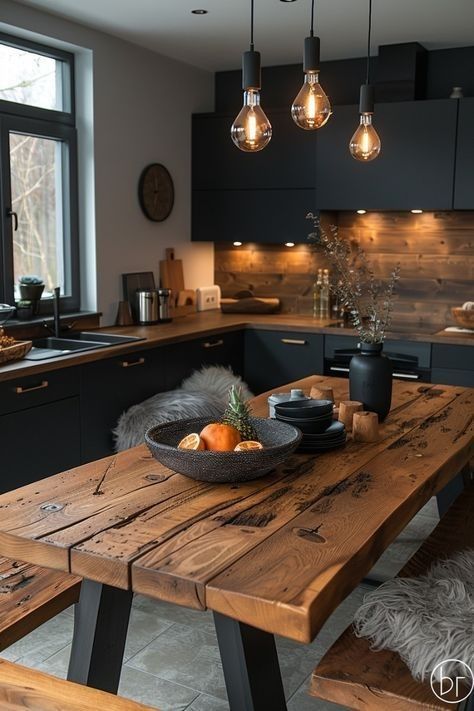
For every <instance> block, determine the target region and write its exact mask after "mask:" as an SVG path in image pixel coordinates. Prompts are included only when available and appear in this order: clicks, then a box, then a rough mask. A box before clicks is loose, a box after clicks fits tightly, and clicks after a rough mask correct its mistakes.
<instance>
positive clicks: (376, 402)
mask: <svg viewBox="0 0 474 711" xmlns="http://www.w3.org/2000/svg"><path fill="white" fill-rule="evenodd" d="M359 348H360V354H359V355H355V356H353V357H352V359H351V363H350V367H349V394H350V399H351V400H358V401H359V402H362V403H363V405H364V410H370V412H376V413H377V414H378V416H379V420H380V421H382V420H384V419H385V418H386V417H387V415H388V413H389V411H390V404H391V402H392V363H391V361H390V358H387V357H386V356H385V355H384V354H383V353H382V348H383V345H382V343H360V344H359Z"/></svg>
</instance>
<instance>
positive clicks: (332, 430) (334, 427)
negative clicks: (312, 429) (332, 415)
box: [303, 420, 346, 443]
mask: <svg viewBox="0 0 474 711" xmlns="http://www.w3.org/2000/svg"><path fill="white" fill-rule="evenodd" d="M345 436H346V428H345V427H344V424H343V423H342V422H338V421H337V420H333V421H332V422H331V424H330V425H329V427H328V428H327V429H326V430H324V432H320V433H316V434H304V435H303V441H304V442H308V443H309V442H329V441H332V440H337V439H339V438H341V437H345Z"/></svg>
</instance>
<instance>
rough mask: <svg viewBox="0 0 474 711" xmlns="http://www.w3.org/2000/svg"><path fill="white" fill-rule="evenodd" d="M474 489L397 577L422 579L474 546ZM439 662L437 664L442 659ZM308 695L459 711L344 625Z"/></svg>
mask: <svg viewBox="0 0 474 711" xmlns="http://www.w3.org/2000/svg"><path fill="white" fill-rule="evenodd" d="M473 511H474V487H473V486H472V485H470V486H469V487H468V488H467V489H466V490H465V491H464V492H463V493H462V494H461V495H460V496H459V498H458V499H457V500H456V502H455V503H454V504H453V506H452V507H451V508H450V509H449V511H448V513H447V514H446V515H445V516H444V517H443V518H442V520H441V521H440V522H439V524H438V525H437V526H436V528H435V530H434V531H433V532H432V534H431V535H430V536H429V538H428V539H427V540H426V541H425V542H424V543H423V545H422V546H421V548H420V549H419V550H418V551H417V552H416V553H415V555H414V556H413V557H412V558H411V560H410V561H409V562H408V563H407V564H406V565H405V566H404V567H403V569H402V570H401V571H400V573H399V575H400V576H403V577H414V576H417V575H421V574H423V573H424V572H426V570H427V569H428V568H429V567H430V565H431V564H432V563H433V562H434V561H435V560H436V559H437V558H441V557H443V556H446V555H451V554H453V553H455V552H456V551H458V550H461V549H463V548H474V517H473ZM440 661H441V660H440ZM310 694H311V695H312V696H317V697H318V698H320V699H325V700H327V701H332V702H333V703H337V704H341V705H342V706H346V707H348V708H350V709H364V711H380V709H381V708H383V709H387V710H388V709H390V710H392V711H395V710H396V711H411V710H412V709H413V711H421V710H422V709H423V710H424V711H426V710H427V709H451V711H455V710H456V709H458V708H459V709H460V708H461V704H457V703H444V702H442V701H439V700H438V699H437V698H436V696H435V694H434V693H433V692H432V690H431V687H430V684H429V682H425V683H420V682H418V681H415V680H414V679H413V677H412V675H411V673H410V671H409V670H408V668H407V666H406V665H405V664H404V662H402V660H401V659H400V657H399V655H398V654H395V653H393V652H390V651H387V650H382V651H379V652H375V651H372V650H371V649H370V645H369V642H368V641H367V640H366V639H363V638H361V639H358V638H357V637H356V636H355V635H354V632H353V630H352V626H351V627H348V628H347V629H346V630H345V632H343V634H342V635H341V636H340V637H339V639H338V640H337V641H336V642H335V644H334V645H333V646H332V647H331V648H330V649H329V651H328V652H326V654H325V655H324V657H323V658H322V659H321V661H320V662H319V664H318V666H317V667H316V669H315V671H314V672H313V677H312V681H311V687H310ZM447 698H449V697H447Z"/></svg>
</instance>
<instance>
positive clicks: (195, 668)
mask: <svg viewBox="0 0 474 711" xmlns="http://www.w3.org/2000/svg"><path fill="white" fill-rule="evenodd" d="M128 665H129V666H132V667H134V668H135V669H140V670H141V671H146V672H149V673H150V674H156V675H157V676H159V677H160V678H161V679H165V680H166V681H172V682H174V683H176V684H182V685H183V686H189V687H191V688H194V689H197V690H198V691H200V692H202V693H205V694H210V695H211V696H217V697H218V698H221V699H225V698H226V691H225V684H224V676H223V674H222V665H221V660H220V656H219V649H218V646H217V640H216V637H215V635H211V634H208V633H207V632H203V631H202V630H199V629H194V628H192V627H189V626H188V625H180V624H174V625H172V626H171V627H170V628H169V629H167V630H166V631H165V632H163V633H162V634H160V636H159V637H157V638H156V639H154V640H153V641H152V642H151V643H150V644H149V645H148V646H147V647H145V648H144V649H143V650H142V651H141V652H138V654H136V655H135V656H134V657H132V658H131V659H130V660H129V661H128Z"/></svg>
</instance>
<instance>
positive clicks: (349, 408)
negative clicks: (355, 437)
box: [339, 400, 363, 432]
mask: <svg viewBox="0 0 474 711" xmlns="http://www.w3.org/2000/svg"><path fill="white" fill-rule="evenodd" d="M362 409H363V407H362V403H361V402H359V401H358V400H341V402H340V403H339V422H343V423H344V425H345V427H346V430H347V431H348V432H350V431H351V430H352V418H353V417H354V413H355V412H359V411H360V410H362Z"/></svg>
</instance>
